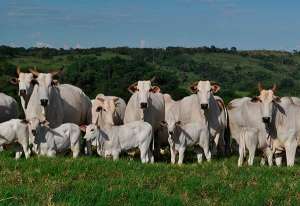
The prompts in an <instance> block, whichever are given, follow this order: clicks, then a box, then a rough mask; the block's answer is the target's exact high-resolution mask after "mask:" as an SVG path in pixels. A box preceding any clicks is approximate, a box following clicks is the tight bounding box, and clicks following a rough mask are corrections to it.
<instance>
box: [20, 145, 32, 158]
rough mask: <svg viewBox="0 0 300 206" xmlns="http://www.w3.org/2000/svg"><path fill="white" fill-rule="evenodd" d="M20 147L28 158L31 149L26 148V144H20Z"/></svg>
mask: <svg viewBox="0 0 300 206" xmlns="http://www.w3.org/2000/svg"><path fill="white" fill-rule="evenodd" d="M22 147H23V151H24V154H25V158H26V159H28V158H29V157H30V154H31V150H30V149H29V148H28V145H27V144H22Z"/></svg>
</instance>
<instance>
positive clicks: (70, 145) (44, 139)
mask: <svg viewBox="0 0 300 206" xmlns="http://www.w3.org/2000/svg"><path fill="white" fill-rule="evenodd" d="M29 124H30V129H31V132H32V134H33V135H34V144H36V152H37V154H38V155H46V156H48V157H54V156H55V155H56V153H57V152H64V151H66V150H68V149H71V151H72V153H73V158H76V157H78V156H79V153H80V142H79V140H80V127H79V126H78V125H76V124H73V123H65V124H62V125H60V126H59V127H57V128H54V129H51V128H49V126H48V122H47V121H43V122H41V121H40V120H38V119H36V118H34V119H32V120H30V121H29Z"/></svg>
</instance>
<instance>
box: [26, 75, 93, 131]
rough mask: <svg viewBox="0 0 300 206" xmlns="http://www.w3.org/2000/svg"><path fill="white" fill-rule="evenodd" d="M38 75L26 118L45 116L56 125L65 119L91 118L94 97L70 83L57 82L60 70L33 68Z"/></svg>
mask: <svg viewBox="0 0 300 206" xmlns="http://www.w3.org/2000/svg"><path fill="white" fill-rule="evenodd" d="M30 71H31V73H32V74H33V75H34V76H35V77H36V78H35V79H34V80H33V81H32V84H34V88H33V92H32V94H31V97H30V99H29V102H28V105H27V108H26V112H25V115H26V118H27V119H29V120H30V119H32V118H34V117H37V118H40V117H42V116H45V117H46V119H47V121H48V122H49V123H50V127H52V128H54V127H57V126H59V125H61V124H62V123H67V122H69V123H75V124H77V125H81V124H85V125H87V124H89V123H90V122H91V107H92V104H91V101H90V99H89V97H88V96H86V95H85V93H84V92H83V91H82V90H81V89H79V88H78V87H75V86H72V85H69V84H58V82H57V80H55V79H54V76H56V75H58V74H59V73H60V72H61V71H56V72H51V73H39V72H37V71H36V70H30Z"/></svg>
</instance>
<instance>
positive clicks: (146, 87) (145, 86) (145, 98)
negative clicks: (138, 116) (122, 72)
mask: <svg viewBox="0 0 300 206" xmlns="http://www.w3.org/2000/svg"><path fill="white" fill-rule="evenodd" d="M153 80H154V78H152V79H151V80H146V81H138V82H136V83H133V84H132V85H130V86H129V87H128V91H129V92H131V93H132V94H134V93H136V94H137V98H138V105H139V107H140V108H141V109H147V108H148V106H149V98H150V93H151V92H152V93H159V92H160V88H159V87H158V86H152V85H151V83H152V81H153Z"/></svg>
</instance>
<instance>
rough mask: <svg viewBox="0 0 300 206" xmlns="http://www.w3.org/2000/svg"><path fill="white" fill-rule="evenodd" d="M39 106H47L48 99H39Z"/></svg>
mask: <svg viewBox="0 0 300 206" xmlns="http://www.w3.org/2000/svg"><path fill="white" fill-rule="evenodd" d="M41 105H42V106H43V107H46V106H47V105H48V99H41Z"/></svg>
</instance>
